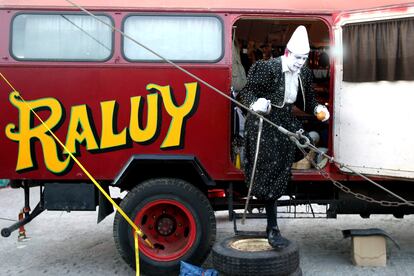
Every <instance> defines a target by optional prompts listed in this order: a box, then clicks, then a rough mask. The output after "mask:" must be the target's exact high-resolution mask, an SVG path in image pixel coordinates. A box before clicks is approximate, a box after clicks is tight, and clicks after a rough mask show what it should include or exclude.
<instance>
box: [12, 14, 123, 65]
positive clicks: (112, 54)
mask: <svg viewBox="0 0 414 276" xmlns="http://www.w3.org/2000/svg"><path fill="white" fill-rule="evenodd" d="M22 14H23V15H81V16H88V17H91V16H90V15H87V14H84V13H81V12H58V11H53V12H32V11H19V12H17V13H16V14H14V15H13V17H12V18H11V20H10V30H9V54H10V56H11V57H13V59H14V60H16V61H20V62H26V61H27V62H30V61H36V62H96V63H103V62H107V61H109V60H111V59H112V58H113V56H114V52H115V31H114V30H113V29H111V51H110V53H109V55H108V57H106V58H105V59H67V58H64V59H55V58H19V57H17V56H16V55H14V53H13V26H14V20H15V19H16V17H18V16H19V15H22ZM93 15H96V16H104V17H106V18H108V19H109V21H110V24H112V27H115V20H114V19H113V17H112V16H111V15H110V14H108V13H103V12H99V13H93ZM94 20H96V19H94Z"/></svg>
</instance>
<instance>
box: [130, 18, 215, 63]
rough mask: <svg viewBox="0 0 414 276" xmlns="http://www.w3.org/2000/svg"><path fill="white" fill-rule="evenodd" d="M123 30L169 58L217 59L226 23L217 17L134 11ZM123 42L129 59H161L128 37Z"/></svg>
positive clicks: (210, 60) (187, 60) (189, 60)
mask: <svg viewBox="0 0 414 276" xmlns="http://www.w3.org/2000/svg"><path fill="white" fill-rule="evenodd" d="M124 31H125V33H126V34H128V35H129V36H131V37H132V38H133V39H135V40H137V41H139V42H140V43H142V44H143V45H145V46H146V47H148V48H150V49H152V50H154V51H155V52H156V53H159V54H160V55H161V56H163V57H165V58H167V59H169V60H173V61H186V62H191V61H198V62H215V61H218V60H220V59H221V57H222V56H223V24H222V22H221V20H220V19H219V18H217V17H213V16H163V15H151V16H147V15H133V16H129V17H128V18H127V19H126V20H125V23H124ZM123 45H124V46H123V47H124V48H123V52H124V55H125V58H126V59H128V60H130V61H161V59H160V58H158V57H157V56H155V55H154V54H152V53H150V52H149V51H147V50H145V49H144V48H142V47H140V46H139V45H137V44H135V43H134V42H133V41H131V40H130V39H128V38H125V37H124V43H123Z"/></svg>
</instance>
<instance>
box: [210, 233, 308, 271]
mask: <svg viewBox="0 0 414 276" xmlns="http://www.w3.org/2000/svg"><path fill="white" fill-rule="evenodd" d="M252 244H257V245H259V246H260V247H259V248H258V249H257V251H251V250H252V248H253V247H252V246H251V245H252ZM236 247H237V249H236ZM247 248H248V250H246V249H247ZM212 257H213V265H214V268H215V269H217V270H218V271H220V272H222V273H223V274H225V275H238V276H244V275H246V276H248V275H260V276H268V275H292V274H293V275H295V274H294V273H298V271H300V268H299V250H298V246H297V245H296V243H293V242H291V243H290V244H289V246H288V247H286V248H284V249H282V250H275V249H273V248H271V247H270V245H268V243H267V239H266V238H265V237H263V236H234V237H230V238H227V239H224V240H223V241H220V242H217V243H216V244H215V245H214V247H213V254H212ZM297 275H300V274H297Z"/></svg>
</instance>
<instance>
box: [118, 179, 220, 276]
mask: <svg viewBox="0 0 414 276" xmlns="http://www.w3.org/2000/svg"><path fill="white" fill-rule="evenodd" d="M120 207H121V208H122V209H123V210H124V212H125V213H126V214H127V215H128V216H129V217H130V218H131V220H132V221H135V223H136V224H137V225H138V226H139V227H140V228H141V229H142V230H143V232H144V233H145V234H146V235H147V236H148V238H149V240H150V241H151V242H153V243H157V244H158V245H159V248H163V247H164V248H163V249H161V250H159V251H154V250H151V249H150V248H149V247H147V246H146V245H144V243H143V242H140V268H141V272H143V273H145V275H177V274H178V271H179V266H180V261H187V262H189V263H192V264H195V265H200V264H201V263H202V262H203V261H204V260H205V258H206V257H207V255H208V254H209V252H210V250H211V247H212V245H213V243H214V241H215V237H216V220H215V216H214V212H213V209H212V207H211V205H210V202H209V201H208V199H207V197H206V196H205V195H204V194H203V193H202V192H201V191H200V190H199V189H197V188H196V187H194V186H193V185H191V184H189V183H188V182H186V181H184V180H181V179H173V178H159V179H151V180H147V181H145V182H143V183H141V184H140V185H138V186H136V187H135V188H134V189H132V190H131V191H130V192H129V193H128V194H127V195H126V197H125V198H124V199H123V200H122V202H121V204H120ZM161 211H162V212H161ZM150 214H151V215H150ZM153 214H157V215H153ZM158 214H159V215H158ZM113 230H114V239H115V244H116V247H117V249H118V251H119V253H120V255H121V256H122V258H123V259H124V260H125V261H126V263H128V264H129V265H130V266H131V267H132V268H135V253H134V240H133V231H132V228H131V227H130V225H129V224H128V223H127V222H126V221H125V219H124V218H123V217H122V216H121V215H120V214H119V213H118V212H117V213H116V215H115V220H114V229H113Z"/></svg>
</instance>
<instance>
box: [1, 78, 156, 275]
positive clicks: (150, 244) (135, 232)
mask: <svg viewBox="0 0 414 276" xmlns="http://www.w3.org/2000/svg"><path fill="white" fill-rule="evenodd" d="M0 76H1V77H2V78H3V80H4V81H5V82H6V83H7V84H8V85H9V86H10V87H11V89H13V92H16V93H18V95H19V97H20V99H22V102H23V103H24V104H25V105H26V106H27V107H28V108H30V110H31V111H32V112H33V114H34V115H35V116H36V118H37V119H39V121H40V122H41V123H42V124H43V125H44V126H45V127H46V129H47V130H48V131H49V132H50V134H51V135H52V136H53V138H55V139H56V141H57V142H58V143H59V144H60V145H61V146H62V148H63V149H64V150H65V151H66V152H67V153H68V154H69V157H70V158H72V159H73V160H74V161H75V162H76V164H78V166H79V167H80V168H81V170H82V171H83V172H84V173H85V174H86V175H87V176H88V177H89V179H90V180H91V181H92V183H93V184H95V186H96V187H97V188H98V189H99V191H101V193H102V194H103V195H104V196H105V197H106V199H108V200H109V202H111V204H112V205H113V206H114V207H115V209H116V210H117V211H118V213H120V214H121V216H122V217H123V218H124V219H125V220H126V221H127V222H128V223H129V225H131V227H132V228H134V230H135V231H134V237H135V236H136V235H139V236H140V237H141V238H142V239H143V240H144V241H145V242H146V243H147V244H148V245H149V246H150V247H151V248H154V246H153V245H152V243H151V242H150V241H149V240H148V239H147V238H144V237H143V236H144V233H143V232H142V231H141V229H139V227H138V226H136V225H135V223H134V222H133V221H132V220H131V219H130V218H129V217H128V216H127V215H126V214H125V212H124V211H123V210H122V209H121V207H119V206H118V204H116V203H115V201H113V200H112V198H111V197H110V196H109V195H108V194H107V193H106V192H105V190H104V189H103V188H102V187H101V185H99V183H98V182H97V181H96V180H95V178H94V177H93V176H92V175H91V174H90V173H89V172H88V171H87V170H86V169H85V167H84V166H83V165H82V164H81V163H80V162H79V160H78V159H77V158H76V157H75V156H74V155H73V154H72V153H71V152H70V151H69V149H68V148H66V146H65V145H64V144H63V143H62V142H61V141H60V139H59V138H58V137H57V136H56V135H55V134H54V133H53V131H52V130H51V129H50V128H49V126H48V125H46V124H45V122H44V121H43V120H42V118H40V116H39V115H37V113H36V112H35V111H34V110H33V109H32V107H31V106H30V105H29V104H28V103H27V102H26V101H25V100H24V99H23V97H22V96H21V95H20V93H19V92H18V91H16V89H15V88H14V87H13V85H12V84H11V83H10V82H9V81H8V80H7V79H6V77H5V76H4V75H3V74H2V73H1V72H0ZM138 251H139V248H138V241H136V243H135V255H136V256H139V253H138ZM136 262H137V264H136V267H137V275H139V260H138V257H137V259H136Z"/></svg>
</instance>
